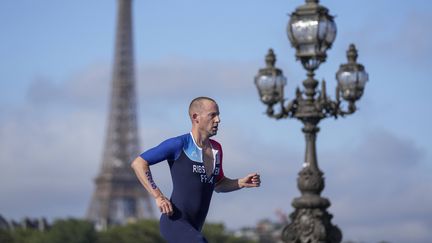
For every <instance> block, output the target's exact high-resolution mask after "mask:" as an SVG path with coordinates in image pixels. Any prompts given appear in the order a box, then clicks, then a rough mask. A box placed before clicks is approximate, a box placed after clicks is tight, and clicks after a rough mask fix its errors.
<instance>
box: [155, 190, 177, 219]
mask: <svg viewBox="0 0 432 243" xmlns="http://www.w3.org/2000/svg"><path fill="white" fill-rule="evenodd" d="M156 205H157V207H158V208H159V210H160V212H161V213H164V214H167V215H168V216H171V215H173V213H174V210H173V207H172V204H171V202H170V200H169V199H168V198H166V197H165V196H164V195H160V196H158V197H157V198H156Z"/></svg>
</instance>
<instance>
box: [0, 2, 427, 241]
mask: <svg viewBox="0 0 432 243" xmlns="http://www.w3.org/2000/svg"><path fill="white" fill-rule="evenodd" d="M303 3H304V1H300V0H298V1H286V0H285V1H282V0H274V1H251V0H248V1H246V0H238V1H227V0H219V1H210V2H209V1H198V0H184V1H160V2H155V1H144V0H135V1H134V8H133V14H134V19H133V22H134V48H135V68H136V81H137V96H138V113H139V130H140V139H141V148H142V150H143V151H144V150H146V149H148V148H150V147H153V146H155V145H157V144H159V142H161V141H162V140H164V139H166V138H169V137H172V136H176V135H180V134H183V133H187V132H189V129H190V124H189V119H188V116H187V107H188V105H189V102H190V100H191V99H193V98H194V97H196V96H202V95H204V96H210V97H213V98H214V99H216V100H217V101H218V103H219V108H220V111H221V120H222V123H221V125H220V130H219V133H218V135H217V136H216V137H215V139H216V140H218V141H219V142H220V143H222V145H223V146H224V171H225V174H226V175H227V176H229V177H232V178H234V177H243V176H244V175H246V174H247V173H249V172H255V171H257V172H259V173H260V174H261V176H262V181H263V184H262V186H261V187H260V188H259V189H257V190H255V189H250V190H242V191H239V192H235V193H228V194H215V195H214V197H213V201H212V205H211V209H210V212H209V215H208V217H207V221H209V222H219V223H223V224H224V225H225V226H226V227H227V228H229V229H239V228H241V227H246V226H250V227H252V226H255V225H256V224H257V223H258V222H259V221H260V220H263V219H268V220H271V221H277V220H279V217H280V215H281V212H282V214H289V213H291V212H292V211H293V208H292V207H291V201H292V199H293V198H294V197H298V196H299V194H300V193H299V191H298V190H297V186H296V178H297V173H298V171H299V170H300V169H301V166H302V163H303V160H304V158H303V156H304V147H305V144H304V137H303V134H302V132H301V127H302V125H301V123H300V122H298V121H296V120H293V119H289V120H286V119H285V120H280V121H276V120H274V119H270V118H268V117H267V116H266V115H265V114H264V112H265V109H266V107H265V106H264V105H263V104H262V103H261V102H260V100H259V97H258V92H257V90H256V88H255V85H254V83H253V78H254V76H255V75H256V74H257V72H258V69H260V68H263V67H264V66H265V62H264V57H265V55H266V53H267V50H268V49H269V48H273V49H274V51H275V53H276V55H277V60H278V61H277V63H276V65H277V66H278V67H279V68H281V69H283V71H284V75H285V76H286V77H287V79H288V84H287V87H286V89H285V95H286V96H287V97H288V98H293V96H294V91H295V88H296V87H297V86H300V85H301V82H302V80H304V79H305V78H306V75H305V74H306V73H305V71H304V69H303V68H302V66H301V64H300V63H299V62H296V60H295V57H294V55H295V50H294V49H293V48H291V46H290V43H289V41H288V38H287V35H286V25H287V22H288V19H289V16H288V14H289V13H292V12H293V11H294V10H295V8H296V7H297V6H299V5H301V4H303ZM320 3H321V4H322V5H324V6H326V7H327V8H328V9H329V10H330V13H331V14H332V15H335V16H336V19H335V21H336V24H337V28H338V33H337V37H336V40H335V42H334V44H333V47H332V49H330V50H329V51H328V52H327V55H328V57H327V61H326V63H324V64H322V65H321V66H320V68H319V69H318V70H317V71H316V76H315V77H316V78H317V79H318V80H322V79H325V80H326V82H327V90H328V93H329V95H330V96H333V97H334V92H333V91H334V89H335V87H336V81H335V73H336V71H337V70H338V68H339V65H340V64H341V63H345V62H346V50H347V49H348V45H349V44H350V43H355V44H356V47H357V49H358V52H359V57H358V62H359V63H362V64H363V65H364V66H365V68H366V70H367V72H368V73H369V82H368V83H367V84H366V89H365V93H364V95H363V97H362V99H361V100H360V101H359V102H358V103H357V107H358V109H359V110H358V111H357V112H356V113H355V114H354V115H352V116H349V117H347V118H342V119H337V120H336V121H335V120H334V119H326V120H325V121H323V122H321V123H320V128H321V130H320V133H319V134H318V138H317V152H318V161H319V164H320V167H321V169H322V170H323V172H324V173H325V178H326V188H325V190H324V191H323V193H322V195H323V196H324V197H328V198H329V199H330V201H331V202H332V206H331V207H330V208H329V209H328V211H329V212H330V213H332V214H333V215H334V218H333V219H332V222H333V224H336V225H338V226H339V227H340V228H341V230H342V232H343V234H344V239H350V240H355V241H359V240H360V241H364V242H378V241H379V240H386V241H390V242H412V243H416V242H418V243H421V242H428V239H431V238H432V232H431V231H430V228H431V226H432V173H431V172H432V163H431V162H432V161H431V158H432V157H431V156H432V155H431V152H432V147H431V145H430V142H428V141H429V140H430V138H431V137H432V132H431V129H430V124H432V110H431V108H430V104H431V102H432V98H431V96H430V93H428V92H430V91H431V90H432V89H431V88H432V83H431V82H430V74H428V71H429V70H430V68H431V67H432V61H431V59H430V57H431V56H432V46H431V44H430V43H432V32H431V31H430V29H431V28H430V26H429V22H430V17H431V12H432V3H430V2H429V1H426V0H412V1H410V2H409V3H408V2H404V1H389V0H377V1H354V0H345V1H336V0H328V1H320ZM0 6H1V7H0V29H2V30H3V31H2V36H1V38H0V67H1V77H0V214H1V215H2V216H3V217H4V218H6V219H17V220H19V219H21V218H23V217H47V218H48V219H49V220H54V219H58V218H66V217H76V218H80V217H84V215H85V212H86V210H87V207H88V205H89V203H90V199H91V195H92V193H93V190H94V183H93V179H94V178H95V177H96V175H97V173H98V172H99V167H100V164H101V159H102V152H103V151H102V150H103V143H104V141H105V133H106V129H107V119H108V108H109V97H110V88H111V86H110V85H111V74H112V65H113V64H112V63H113V58H114V37H115V23H116V1H115V0H109V1H106V0H95V1H84V0H75V1H61V2H60V1H54V0H46V1H31V0H22V1H4V2H2V3H0ZM428 144H429V145H428ZM153 171H154V178H155V181H156V182H157V183H158V185H159V186H160V187H161V188H162V190H163V191H164V192H165V194H169V193H170V190H171V188H172V185H171V178H170V176H169V172H168V166H167V164H166V163H160V164H158V165H155V166H154V168H153Z"/></svg>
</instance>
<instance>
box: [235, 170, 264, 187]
mask: <svg viewBox="0 0 432 243" xmlns="http://www.w3.org/2000/svg"><path fill="white" fill-rule="evenodd" d="M238 183H239V187H240V188H243V187H247V188H248V187H259V186H260V185H261V178H260V175H259V174H258V173H252V174H249V175H247V176H246V177H244V178H241V179H239V180H238Z"/></svg>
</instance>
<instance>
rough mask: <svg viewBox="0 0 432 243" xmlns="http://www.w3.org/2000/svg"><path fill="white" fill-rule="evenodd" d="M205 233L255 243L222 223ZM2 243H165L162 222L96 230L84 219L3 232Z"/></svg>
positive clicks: (221, 240) (212, 241) (229, 242)
mask: <svg viewBox="0 0 432 243" xmlns="http://www.w3.org/2000/svg"><path fill="white" fill-rule="evenodd" d="M203 234H204V235H205V237H206V239H207V240H208V242H209V243H252V241H250V240H246V239H242V238H239V237H235V236H234V235H233V234H232V233H231V232H229V231H227V229H226V228H225V226H224V225H223V224H206V225H205V226H204V229H203ZM0 243H165V241H164V240H163V239H162V237H161V235H160V233H159V222H158V221H156V220H142V221H139V222H136V223H131V224H128V225H124V226H113V227H110V228H108V229H107V230H105V231H100V232H98V231H96V230H95V229H94V227H93V225H92V224H91V223H90V222H88V221H85V220H78V219H64V220H57V221H55V222H54V223H53V225H52V226H51V227H50V229H48V230H46V231H43V232H41V231H38V230H35V229H14V230H10V231H7V230H0Z"/></svg>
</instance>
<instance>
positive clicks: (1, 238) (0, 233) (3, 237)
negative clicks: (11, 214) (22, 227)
mask: <svg viewBox="0 0 432 243" xmlns="http://www.w3.org/2000/svg"><path fill="white" fill-rule="evenodd" d="M3 242H4V243H8V242H10V243H13V238H12V235H11V233H10V232H9V231H7V230H3V229H0V243H3Z"/></svg>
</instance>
